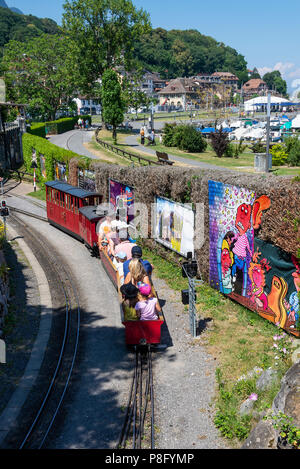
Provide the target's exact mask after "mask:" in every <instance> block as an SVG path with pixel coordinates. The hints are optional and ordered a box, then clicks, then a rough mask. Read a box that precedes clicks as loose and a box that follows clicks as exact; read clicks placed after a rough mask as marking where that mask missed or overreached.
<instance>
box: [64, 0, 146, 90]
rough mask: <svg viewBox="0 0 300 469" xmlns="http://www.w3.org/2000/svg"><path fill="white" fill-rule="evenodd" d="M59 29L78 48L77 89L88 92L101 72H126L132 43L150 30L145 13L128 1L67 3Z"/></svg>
mask: <svg viewBox="0 0 300 469" xmlns="http://www.w3.org/2000/svg"><path fill="white" fill-rule="evenodd" d="M63 29H64V31H65V32H66V34H67V35H68V37H70V38H72V40H74V41H75V42H76V44H77V46H78V49H79V55H78V62H79V67H80V73H81V78H82V82H81V85H82V88H83V90H84V91H85V92H89V91H90V90H91V88H92V87H93V83H94V82H95V81H96V80H98V79H100V78H101V76H102V74H103V72H104V70H106V69H109V68H113V67H117V66H119V65H122V66H125V68H127V69H130V66H131V61H132V51H133V46H134V43H135V42H136V41H137V39H138V38H139V37H140V36H141V35H143V34H144V33H146V32H148V31H149V30H150V29H151V28H150V20H149V15H148V13H146V12H145V11H144V10H143V9H140V10H138V9H137V8H135V7H134V5H133V4H132V1H131V0H73V1H71V0H70V1H69V0H67V1H66V3H65V4H64V14H63Z"/></svg>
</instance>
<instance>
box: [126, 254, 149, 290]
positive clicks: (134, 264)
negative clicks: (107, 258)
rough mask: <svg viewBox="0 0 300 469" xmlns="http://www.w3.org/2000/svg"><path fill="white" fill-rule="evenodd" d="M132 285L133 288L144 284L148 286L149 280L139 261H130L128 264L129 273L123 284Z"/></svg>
mask: <svg viewBox="0 0 300 469" xmlns="http://www.w3.org/2000/svg"><path fill="white" fill-rule="evenodd" d="M130 282H131V283H132V284H133V285H134V286H135V287H138V286H139V285H141V284H144V283H146V284H147V285H150V279H149V277H148V274H147V272H146V270H145V269H144V266H143V264H142V262H141V261H140V259H132V260H131V261H130V264H129V272H128V274H127V275H126V278H125V281H124V283H125V284H126V283H130Z"/></svg>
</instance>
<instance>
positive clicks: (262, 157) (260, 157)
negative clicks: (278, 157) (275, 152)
mask: <svg viewBox="0 0 300 469" xmlns="http://www.w3.org/2000/svg"><path fill="white" fill-rule="evenodd" d="M270 169H272V155H270V154H269V155H267V153H255V155H254V170H255V172H257V173H268V172H269V171H270Z"/></svg>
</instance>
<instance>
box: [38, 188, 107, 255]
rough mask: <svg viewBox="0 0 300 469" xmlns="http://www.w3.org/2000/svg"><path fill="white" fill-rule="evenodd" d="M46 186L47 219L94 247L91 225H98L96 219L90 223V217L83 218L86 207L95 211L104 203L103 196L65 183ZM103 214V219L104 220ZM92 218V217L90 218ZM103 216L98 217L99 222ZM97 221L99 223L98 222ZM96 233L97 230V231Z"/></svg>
mask: <svg viewBox="0 0 300 469" xmlns="http://www.w3.org/2000/svg"><path fill="white" fill-rule="evenodd" d="M45 185H46V202H47V217H48V221H49V223H50V224H51V225H53V226H56V227H57V228H59V229H61V230H63V231H65V232H66V233H68V234H71V235H72V236H74V237H75V238H77V239H79V240H80V241H86V243H87V244H88V245H90V246H91V247H93V244H89V243H93V242H94V238H95V237H94V238H93V240H92V239H90V227H89V226H88V225H89V223H94V222H95V223H96V218H97V216H96V213H94V215H95V217H94V218H92V219H90V221H88V220H89V219H88V217H85V216H81V215H82V209H83V208H84V207H93V210H95V209H96V207H97V206H98V205H99V204H100V203H101V202H102V195H101V194H98V193H96V192H90V191H87V190H84V189H80V188H79V187H74V186H71V185H70V184H68V183H67V182H63V181H48V182H46V183H45ZM103 216H104V215H103V214H102V218H103ZM90 218H91V217H90ZM100 218H101V215H100V216H99V217H98V220H99V219H100ZM98 220H97V221H98ZM95 233H96V230H95Z"/></svg>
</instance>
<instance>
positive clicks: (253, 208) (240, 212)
mask: <svg viewBox="0 0 300 469" xmlns="http://www.w3.org/2000/svg"><path fill="white" fill-rule="evenodd" d="M270 206H271V201H270V199H269V197H267V196H266V195H263V196H260V197H257V196H256V194H255V193H254V192H253V191H251V190H248V189H243V188H240V187H236V186H231V185H227V184H223V183H220V182H215V181H209V225H210V226H209V233H210V284H211V286H213V287H214V288H216V289H217V290H219V291H220V292H221V293H223V294H225V295H228V296H229V297H231V298H232V299H234V300H236V301H238V302H239V303H241V304H243V305H244V306H246V307H247V308H249V309H251V310H253V311H257V312H258V313H259V314H260V315H261V316H262V317H264V318H266V319H268V320H270V321H272V322H273V323H274V324H277V325H279V326H280V327H281V328H283V329H286V330H287V331H288V332H290V333H292V334H294V335H297V336H300V334H299V296H298V293H299V291H300V266H299V261H298V260H297V259H296V258H294V257H293V256H291V255H290V254H288V253H286V252H284V251H283V250H282V249H280V248H278V247H276V246H273V245H272V244H270V243H267V242H264V241H262V240H260V239H259V236H258V232H259V228H260V225H261V221H262V214H263V213H264V212H266V213H267V210H268V209H269V208H270Z"/></svg>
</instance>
